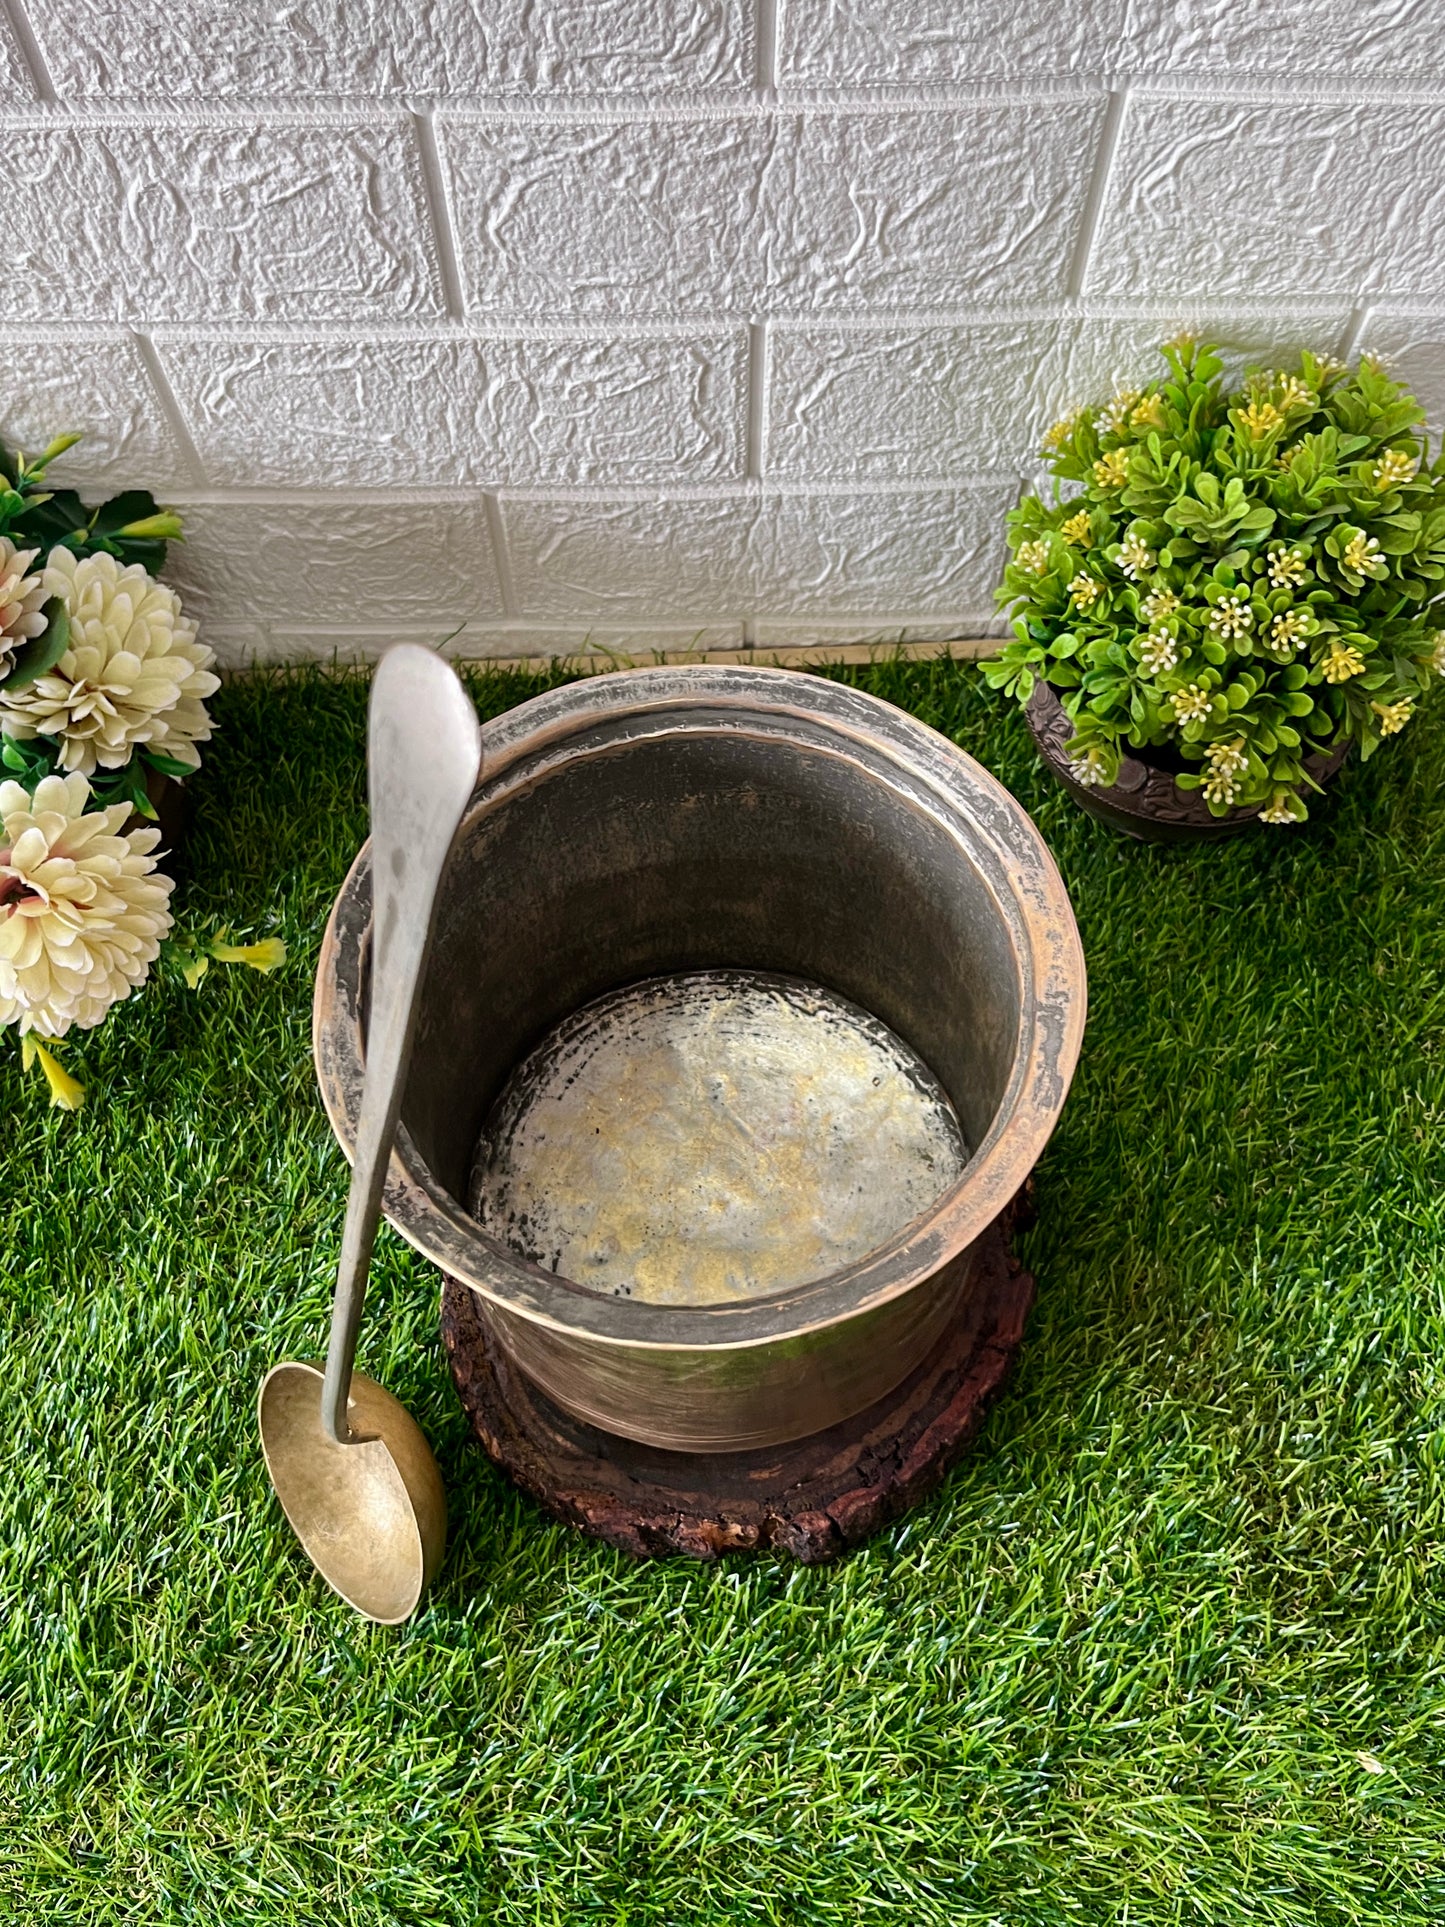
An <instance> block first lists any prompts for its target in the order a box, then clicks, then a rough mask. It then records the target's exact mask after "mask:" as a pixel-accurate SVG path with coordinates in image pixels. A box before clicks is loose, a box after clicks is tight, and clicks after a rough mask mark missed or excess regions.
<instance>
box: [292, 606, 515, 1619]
mask: <svg viewBox="0 0 1445 1927" xmlns="http://www.w3.org/2000/svg"><path fill="white" fill-rule="evenodd" d="M480 763H481V732H480V730H479V729H478V727H477V717H476V711H475V710H474V709H473V708H472V704H471V699H470V698H469V697H468V695H467V693H466V691H465V690H464V689H463V687H462V685H461V683H460V682H459V681H458V679H457V677H456V675H455V673H454V672H453V671H452V670H451V669H450V668H449V667H448V666H447V664H446V663H445V662H443V661H442V660H441V658H440V657H439V656H435V655H433V654H432V653H431V651H430V650H428V649H423V648H420V647H418V646H417V645H416V644H414V643H399V644H397V645H396V646H395V647H394V648H392V649H389V650H388V651H387V653H386V654H385V655H384V656H383V657H382V659H381V662H380V663H379V664H378V666H377V670H376V676H375V679H374V681H373V682H372V686H371V708H370V714H369V719H368V742H367V786H368V794H369V800H370V806H371V904H372V918H371V932H372V937H371V997H370V1021H369V1024H368V1027H367V1038H366V1085H365V1089H364V1091H363V1094H362V1100H361V1116H360V1119H359V1121H358V1124H357V1131H356V1149H355V1154H354V1157H353V1160H352V1168H351V1192H350V1196H349V1197H348V1199H347V1202H346V1225H345V1229H344V1231H343V1233H342V1239H341V1261H340V1264H339V1265H338V1267H337V1273H336V1296H335V1299H334V1301H333V1303H332V1309H331V1339H330V1343H329V1346H328V1348H327V1353H326V1370H325V1372H324V1373H322V1372H321V1371H320V1370H319V1369H318V1368H317V1367H316V1366H315V1365H301V1364H286V1365H276V1366H273V1367H272V1369H271V1370H270V1371H269V1372H268V1373H267V1374H266V1378H265V1380H264V1382H263V1384H262V1386H261V1393H260V1398H259V1400H258V1412H257V1416H258V1419H259V1422H260V1427H261V1448H262V1450H263V1451H264V1453H265V1455H266V1469H267V1471H268V1472H269V1473H270V1474H271V1483H272V1485H273V1486H274V1487H275V1488H276V1496H277V1498H278V1499H279V1500H280V1501H281V1507H282V1510H283V1511H284V1512H285V1514H286V1517H287V1518H288V1519H289V1520H290V1522H291V1524H292V1526H293V1527H294V1528H295V1531H296V1536H297V1538H299V1539H300V1541H301V1544H302V1545H303V1546H304V1547H305V1549H306V1552H307V1554H308V1556H309V1557H310V1559H311V1562H312V1564H313V1565H314V1566H315V1567H316V1569H317V1571H318V1572H319V1573H320V1574H321V1576H322V1578H323V1579H324V1580H325V1581H326V1583H327V1584H328V1585H329V1586H331V1587H333V1588H334V1589H335V1591H337V1592H339V1593H340V1594H341V1597H342V1598H343V1599H344V1600H346V1602H347V1604H348V1605H351V1606H354V1607H355V1608H356V1610H357V1611H358V1612H360V1613H365V1615H366V1616H367V1618H368V1619H375V1620H379V1621H380V1622H381V1623H382V1624H383V1625H388V1626H394V1625H396V1624H398V1623H399V1622H400V1621H401V1620H403V1619H406V1618H407V1617H408V1616H409V1615H410V1614H411V1613H412V1612H414V1611H415V1609H416V1605H417V1602H418V1600H419V1599H420V1598H421V1596H422V1594H423V1592H424V1591H425V1590H426V1588H427V1586H428V1584H429V1583H430V1581H431V1579H432V1577H433V1575H434V1574H435V1572H436V1570H437V1567H438V1566H439V1565H440V1564H441V1558H442V1552H443V1549H444V1547H445V1545H446V1535H447V1503H446V1493H445V1492H444V1490H443V1488H442V1480H441V1474H440V1472H439V1471H438V1470H437V1463H436V1460H435V1459H434V1458H433V1456H432V1451H431V1447H430V1446H429V1445H428V1444H427V1442H426V1439H425V1437H424V1436H423V1434H422V1431H421V1427H420V1426H419V1425H418V1424H417V1422H416V1420H415V1419H414V1418H412V1416H411V1414H410V1413H409V1412H408V1411H407V1410H406V1408H405V1406H403V1405H401V1404H399V1403H398V1402H397V1400H396V1399H394V1398H393V1397H392V1395H391V1393H390V1392H388V1391H386V1390H384V1389H383V1387H382V1386H380V1385H378V1384H377V1383H376V1382H375V1380H374V1379H370V1378H366V1377H364V1376H363V1375H362V1374H361V1373H359V1372H358V1373H356V1374H355V1376H353V1374H352V1365H353V1362H354V1360H355V1357H356V1335H357V1331H358V1328H359V1327H360V1324H361V1308H362V1302H363V1300H364V1298H365V1294H366V1277H367V1271H368V1268H369V1266H370V1263H371V1248H372V1243H373V1240H374V1239H375V1237H376V1225H377V1219H378V1217H379V1216H380V1213H381V1198H382V1191H383V1187H384V1185H385V1182H386V1168H387V1164H388V1161H389V1159H390V1157H391V1145H392V1139H393V1137H394V1136H395V1133H396V1120H397V1114H398V1112H399V1110H400V1108H401V1098H402V1092H403V1090H404V1089H405V1086H406V1072H407V1066H408V1063H409V1061H410V1058H411V1043H412V1035H413V1032H414V1031H415V1028H416V1015H417V1006H418V1001H419V1000H418V994H417V993H418V990H419V988H420V985H421V981H422V975H423V971H424V969H425V966H426V957H427V950H428V947H429V945H430V942H431V934H432V928H433V925H434V923H435V920H436V904H437V889H438V885H439V884H440V882H441V877H442V872H443V870H444V868H445V867H446V860H447V854H448V852H449V851H450V849H451V845H452V838H453V837H454V836H455V834H456V829H457V825H458V823H459V822H460V821H461V816H462V812H463V811H464V810H465V808H466V806H467V801H468V799H469V798H470V796H471V794H472V791H473V789H474V788H475V787H476V782H477V773H478V769H479V767H480Z"/></svg>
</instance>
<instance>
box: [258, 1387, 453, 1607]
mask: <svg viewBox="0 0 1445 1927" xmlns="http://www.w3.org/2000/svg"><path fill="white" fill-rule="evenodd" d="M325 1377H326V1374H325V1373H324V1372H323V1371H322V1370H321V1368H320V1367H319V1366H317V1365H305V1364H285V1365H276V1366H273V1367H272V1369H271V1370H270V1371H269V1372H268V1373H267V1374H266V1377H265V1378H264V1380H263V1381H262V1384H261V1391H260V1397H259V1402H258V1413H257V1416H258V1418H259V1421H260V1428H261V1446H262V1450H263V1451H264V1453H265V1455H266V1469H267V1471H268V1472H269V1473H270V1475H271V1483H272V1485H273V1486H274V1487H275V1488H276V1496H277V1498H278V1499H279V1500H280V1501H281V1510H282V1511H283V1512H284V1513H285V1514H286V1517H287V1519H288V1520H289V1521H290V1524H291V1528H292V1530H293V1531H294V1532H295V1534H296V1537H297V1538H298V1539H299V1540H300V1541H301V1544H302V1547H303V1549H304V1550H305V1553H306V1556H307V1558H308V1559H310V1561H311V1563H312V1565H314V1566H315V1568H316V1570H317V1571H318V1572H319V1573H320V1574H321V1577H322V1578H323V1579H324V1580H325V1581H326V1583H327V1585H328V1586H330V1587H331V1589H332V1591H333V1592H337V1593H340V1595H341V1597H342V1598H343V1599H344V1600H345V1601H346V1603H347V1604H348V1605H349V1606H354V1607H355V1608H356V1610H357V1611H358V1612H360V1613H365V1615H366V1617H367V1618H368V1619H375V1620H377V1621H379V1622H380V1623H381V1624H382V1625H384V1626H397V1625H400V1624H401V1622H402V1620H404V1619H409V1618H410V1617H411V1615H412V1613H413V1612H414V1611H415V1610H416V1607H417V1603H418V1601H419V1600H420V1599H421V1596H422V1594H423V1593H424V1592H425V1591H426V1589H427V1587H428V1586H429V1585H430V1584H431V1582H432V1579H433V1577H434V1576H435V1574H436V1571H437V1568H438V1567H439V1566H440V1565H441V1562H442V1554H443V1552H444V1551H445V1549H446V1539H447V1500H446V1493H445V1491H444V1490H443V1487H442V1481H441V1474H440V1473H439V1472H438V1470H437V1463H436V1460H435V1459H434V1458H433V1457H432V1451H431V1447H430V1446H429V1445H428V1444H427V1442H426V1438H425V1435H424V1434H423V1432H422V1430H421V1427H420V1426H419V1425H418V1424H417V1422H416V1420H415V1419H414V1418H413V1417H412V1415H411V1413H410V1412H408V1411H407V1409H406V1407H405V1406H404V1405H403V1404H401V1402H400V1401H399V1400H398V1399H395V1398H393V1397H392V1395H391V1393H390V1392H388V1391H387V1389H386V1387H385V1386H384V1385H378V1384H377V1382H376V1380H375V1379H374V1378H367V1377H366V1376H365V1375H364V1374H363V1373H361V1372H353V1373H352V1375H351V1390H350V1396H349V1397H348V1399H347V1406H346V1411H347V1418H348V1419H349V1421H350V1425H351V1431H352V1437H351V1439H350V1440H349V1441H348V1442H347V1443H346V1444H344V1445H340V1444H338V1443H337V1442H336V1441H335V1440H333V1439H329V1438H327V1436H326V1433H325V1429H324V1427H323V1426H322V1423H321V1387H322V1385H323V1383H324V1382H325Z"/></svg>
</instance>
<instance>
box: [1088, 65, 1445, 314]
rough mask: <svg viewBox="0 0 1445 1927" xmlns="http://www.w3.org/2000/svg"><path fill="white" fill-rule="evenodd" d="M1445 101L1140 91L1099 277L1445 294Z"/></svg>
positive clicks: (1102, 283)
mask: <svg viewBox="0 0 1445 1927" xmlns="http://www.w3.org/2000/svg"><path fill="white" fill-rule="evenodd" d="M1442 138H1445V105H1442V106H1441V107H1422V106H1420V105H1419V104H1418V103H1416V104H1411V105H1410V106H1409V107H1408V109H1402V108H1401V107H1400V106H1398V105H1397V104H1395V103H1391V102H1384V101H1364V102H1357V103H1354V104H1350V105H1342V104H1341V103H1339V102H1331V101H1314V100H1310V99H1309V98H1308V97H1304V98H1300V99H1296V100H1293V101H1292V102H1291V103H1290V104H1289V106H1288V108H1287V109H1284V108H1282V107H1281V106H1280V105H1279V104H1277V103H1276V104H1265V103H1244V102H1229V101H1194V100H1178V99H1165V98H1162V97H1160V96H1158V95H1155V96H1152V97H1150V96H1142V97H1139V98H1136V99H1135V100H1133V101H1132V103H1131V105H1130V109H1129V112H1128V115H1127V116H1126V119H1125V123H1124V128H1123V133H1122V136H1121V142H1120V148H1119V152H1118V155H1117V156H1116V163H1115V168H1114V175H1113V181H1112V189H1111V192H1110V195H1109V201H1108V205H1107V207H1106V208H1105V209H1104V212H1103V217H1102V219H1101V222H1100V226H1099V232H1098V236H1097V241H1096V245H1095V248H1094V252H1093V259H1092V262H1091V264H1090V270H1089V277H1088V286H1089V289H1090V290H1091V291H1097V292H1100V293H1117V294H1130V295H1140V296H1145V297H1151V296H1156V295H1175V294H1185V295H1188V294H1192V293H1194V294H1197V293H1198V292H1199V291H1200V290H1209V291H1210V292H1211V293H1213V294H1216V295H1225V296H1228V295H1231V294H1233V295H1246V296H1248V297H1250V298H1251V299H1254V300H1261V301H1263V300H1270V299H1285V300H1288V299H1298V298H1300V297H1307V296H1309V295H1311V294H1321V295H1346V296H1351V297H1356V296H1358V295H1359V294H1361V293H1365V292H1373V291H1378V292H1389V291H1391V290H1398V291H1400V292H1403V293H1416V294H1435V293H1437V292H1442V293H1445V252H1442V250H1441V248H1440V246H1439V236H1440V233H1441V230H1442V226H1445V169H1442V168H1441V166H1440V161H1439V154H1440V146H1441V141H1442Z"/></svg>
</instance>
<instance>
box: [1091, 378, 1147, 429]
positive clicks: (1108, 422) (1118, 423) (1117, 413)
mask: <svg viewBox="0 0 1445 1927" xmlns="http://www.w3.org/2000/svg"><path fill="white" fill-rule="evenodd" d="M1138 399H1139V391H1138V389H1137V388H1121V389H1120V390H1119V392H1118V394H1117V395H1115V396H1114V398H1113V400H1112V401H1110V402H1106V403H1105V405H1104V407H1103V408H1102V409H1100V411H1099V413H1098V414H1097V415H1095V417H1094V427H1095V429H1096V431H1097V432H1098V433H1099V434H1100V435H1119V434H1122V433H1123V431H1124V429H1125V428H1126V427H1127V426H1128V422H1129V417H1130V415H1131V414H1132V413H1133V412H1134V404H1135V403H1136V402H1137V401H1138Z"/></svg>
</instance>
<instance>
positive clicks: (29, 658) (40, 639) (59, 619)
mask: <svg viewBox="0 0 1445 1927" xmlns="http://www.w3.org/2000/svg"><path fill="white" fill-rule="evenodd" d="M40 613H41V614H42V615H43V616H44V617H45V619H46V620H45V627H44V628H43V629H42V630H41V632H40V634H39V635H38V636H32V637H31V639H30V641H29V642H27V643H26V644H25V645H24V647H23V648H21V649H18V650H17V651H16V653H15V659H14V663H13V665H12V667H11V670H10V674H9V675H8V676H7V677H6V678H5V681H4V684H3V685H0V687H3V688H5V689H6V690H8V691H14V690H16V689H26V688H28V687H29V685H30V684H31V683H33V682H34V681H35V680H36V678H37V677H39V676H43V675H44V674H45V672H46V670H47V669H53V668H54V667H55V665H56V663H58V662H59V661H60V658H61V657H62V656H63V655H64V654H65V651H66V649H67V648H68V647H69V645H70V617H69V616H68V615H67V614H66V610H65V604H64V603H63V602H62V601H61V599H60V597H59V596H58V595H53V596H51V597H49V598H48V600H46V601H45V602H43V603H42V604H41V608H40Z"/></svg>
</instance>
